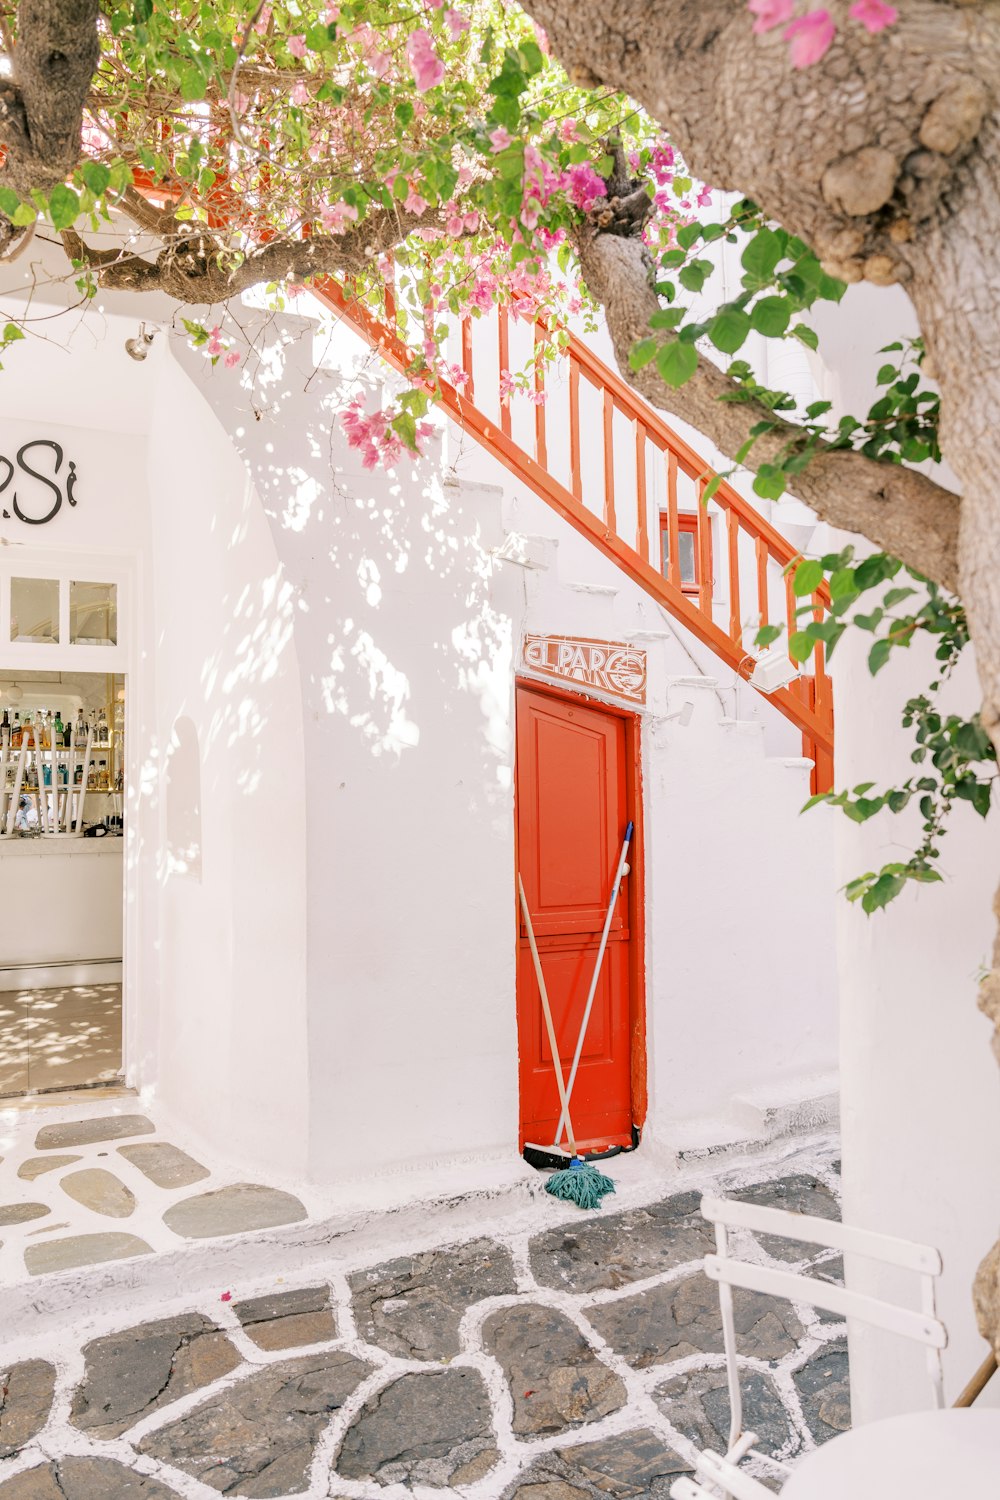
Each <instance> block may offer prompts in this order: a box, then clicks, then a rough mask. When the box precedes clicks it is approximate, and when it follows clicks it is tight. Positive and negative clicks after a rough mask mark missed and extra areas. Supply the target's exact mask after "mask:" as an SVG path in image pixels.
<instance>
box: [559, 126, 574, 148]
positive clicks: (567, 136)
mask: <svg viewBox="0 0 1000 1500" xmlns="http://www.w3.org/2000/svg"><path fill="white" fill-rule="evenodd" d="M559 139H560V140H561V141H565V142H566V144H567V145H571V144H572V142H573V141H575V140H578V139H579V136H578V133H577V128H576V121H575V120H563V122H562V124H561V125H560V126H559Z"/></svg>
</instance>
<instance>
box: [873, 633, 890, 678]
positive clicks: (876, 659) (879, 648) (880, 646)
mask: <svg viewBox="0 0 1000 1500" xmlns="http://www.w3.org/2000/svg"><path fill="white" fill-rule="evenodd" d="M891 651H892V642H891V641H876V642H875V644H874V646H873V647H872V649H871V650H870V651H869V653H868V670H869V672H870V673H871V674H872V676H873V677H874V676H875V673H876V672H880V671H881V670H882V668H883V667H884V666H885V664H886V662H887V661H888V660H889V653H890V652H891Z"/></svg>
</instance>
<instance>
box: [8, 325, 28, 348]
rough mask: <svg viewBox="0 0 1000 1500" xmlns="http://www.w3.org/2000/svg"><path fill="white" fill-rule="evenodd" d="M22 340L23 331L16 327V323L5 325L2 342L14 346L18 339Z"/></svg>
mask: <svg viewBox="0 0 1000 1500" xmlns="http://www.w3.org/2000/svg"><path fill="white" fill-rule="evenodd" d="M23 338H24V329H23V328H20V327H18V325H17V324H16V323H8V324H7V326H6V328H5V329H4V331H3V341H4V343H5V344H15V343H16V342H17V340H18V339H23Z"/></svg>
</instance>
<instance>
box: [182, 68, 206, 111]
mask: <svg viewBox="0 0 1000 1500" xmlns="http://www.w3.org/2000/svg"><path fill="white" fill-rule="evenodd" d="M180 86H181V98H182V99H184V100H185V101H186V102H187V103H188V104H194V103H195V102H196V101H197V100H199V99H204V97H205V76H204V74H203V73H202V71H201V69H200V68H199V67H197V66H196V64H194V63H188V64H187V65H186V66H185V67H183V68H182V69H181V75H180Z"/></svg>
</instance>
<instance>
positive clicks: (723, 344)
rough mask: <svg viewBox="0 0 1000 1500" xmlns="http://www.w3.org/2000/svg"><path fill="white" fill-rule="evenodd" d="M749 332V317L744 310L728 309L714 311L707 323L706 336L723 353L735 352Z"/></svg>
mask: <svg viewBox="0 0 1000 1500" xmlns="http://www.w3.org/2000/svg"><path fill="white" fill-rule="evenodd" d="M749 332H750V318H749V317H748V315H747V314H746V313H745V312H737V311H735V310H733V309H728V310H726V311H724V312H720V313H716V315H715V317H714V318H713V319H712V321H711V323H710V324H709V325H708V336H709V338H710V339H711V340H712V343H713V344H714V345H715V347H716V349H720V350H721V351H722V353H723V354H735V353H736V351H737V349H739V348H740V347H741V346H742V344H743V343H744V341H745V339H746V336H747V334H748V333H749Z"/></svg>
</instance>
